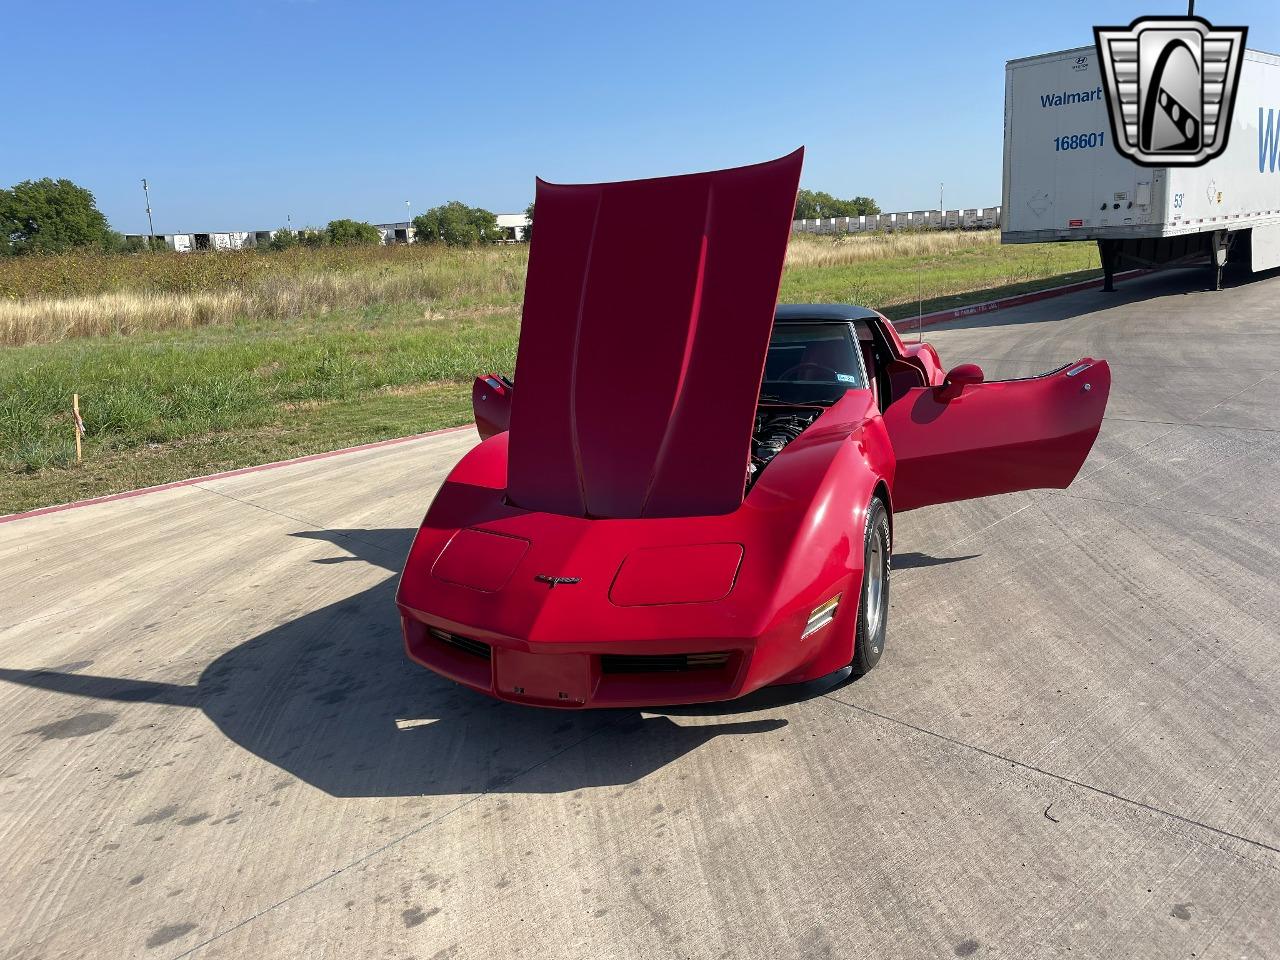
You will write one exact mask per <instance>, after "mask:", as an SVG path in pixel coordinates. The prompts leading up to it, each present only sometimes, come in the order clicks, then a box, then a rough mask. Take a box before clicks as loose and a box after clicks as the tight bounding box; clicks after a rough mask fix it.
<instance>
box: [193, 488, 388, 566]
mask: <svg viewBox="0 0 1280 960" xmlns="http://www.w3.org/2000/svg"><path fill="white" fill-rule="evenodd" d="M192 487H193V488H194V489H196V490H200V491H201V492H203V493H211V494H213V495H214V496H216V497H222V498H223V499H225V500H231V501H234V502H235V503H240V504H244V506H246V507H252V508H253V509H255V510H261V511H263V512H264V513H272V514H275V515H276V516H277V517H283V518H284V519H286V520H293V521H295V522H296V523H301V524H305V525H306V526H308V527H310V528H311V529H312V530H329V529H330V527H329V525H328V524H325V523H321V522H320V521H318V520H309V519H307V518H306V517H296V516H294V515H293V514H291V513H284V512H283V511H281V510H275V509H273V508H271V507H267V506H263V505H262V504H260V503H256V502H254V501H253V500H245V499H243V498H242V497H233V496H232V495H231V494H229V493H223V492H222V491H221V490H211V489H209V488H208V487H202V486H200V484H198V483H194V484H192ZM337 536H338V537H339V538H342V539H347V540H356V541H358V542H360V543H363V544H367V545H368V546H371V547H376V548H377V549H378V550H381V551H383V552H384V553H390V554H393V555H395V556H399V555H400V551H399V550H392V549H391V548H389V547H387V546H386V545H385V544H381V543H377V542H375V541H373V540H367V539H365V538H364V537H361V536H358V535H356V534H354V533H350V532H347V531H344V532H343V533H340V534H337Z"/></svg>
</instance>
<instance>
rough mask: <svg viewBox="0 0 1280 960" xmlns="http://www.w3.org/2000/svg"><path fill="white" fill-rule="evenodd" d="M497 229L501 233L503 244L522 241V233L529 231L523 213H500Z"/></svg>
mask: <svg viewBox="0 0 1280 960" xmlns="http://www.w3.org/2000/svg"><path fill="white" fill-rule="evenodd" d="M498 229H499V230H501V231H502V242H503V243H516V242H517V241H520V240H523V239H524V233H525V231H526V230H528V229H529V218H528V217H526V216H525V215H524V214H523V213H500V214H498Z"/></svg>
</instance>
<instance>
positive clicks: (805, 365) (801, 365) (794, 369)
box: [778, 361, 838, 380]
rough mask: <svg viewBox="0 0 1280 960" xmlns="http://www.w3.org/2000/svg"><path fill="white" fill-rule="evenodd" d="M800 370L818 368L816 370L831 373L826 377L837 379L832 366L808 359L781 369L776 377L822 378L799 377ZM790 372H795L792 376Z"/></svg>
mask: <svg viewBox="0 0 1280 960" xmlns="http://www.w3.org/2000/svg"><path fill="white" fill-rule="evenodd" d="M802 370H818V371H822V372H825V373H829V374H831V376H830V377H829V378H827V379H830V380H835V379H838V378H837V376H836V371H835V369H834V368H832V367H828V366H825V365H824V364H821V363H812V362H810V361H805V362H804V363H797V364H796V365H795V366H794V367H792V368H790V369H789V370H784V371H782V373H780V374H778V379H779V380H820V379H822V378H821V377H801V376H800V371H802ZM792 374H795V376H794V377H793V376H792Z"/></svg>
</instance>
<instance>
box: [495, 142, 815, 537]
mask: <svg viewBox="0 0 1280 960" xmlns="http://www.w3.org/2000/svg"><path fill="white" fill-rule="evenodd" d="M803 158H804V151H803V149H801V150H797V151H796V152H795V153H792V154H791V155H789V156H786V157H782V158H781V159H778V160H773V161H771V162H769V163H762V164H758V165H755V166H750V167H739V168H736V169H733V170H721V171H717V172H714V173H699V174H693V175H690V176H682V177H664V178H661V179H654V180H636V181H629V182H623V183H603V184H580V185H562V184H551V183H546V182H543V181H541V180H539V181H538V188H537V195H536V203H537V208H536V209H537V224H536V226H537V229H536V231H535V235H534V239H533V245H532V249H531V250H530V254H529V274H528V278H527V280H526V283H525V300H524V317H523V321H522V325H521V328H520V348H519V354H518V357H517V360H516V383H517V385H518V388H519V389H517V390H516V391H515V392H514V395H513V404H512V410H511V431H510V438H509V442H510V459H509V467H508V477H507V495H508V497H509V498H510V500H511V502H512V503H513V504H516V505H518V506H520V507H523V508H525V509H529V510H539V511H546V512H550V513H559V514H566V515H570V516H579V517H596V518H606V517H608V518H636V517H677V516H698V515H715V514H723V513H729V512H731V511H733V510H735V509H736V508H737V507H738V506H739V505H740V504H741V502H742V496H743V486H744V480H745V477H746V465H747V457H748V452H749V445H750V439H751V426H752V420H753V417H754V416H755V410H756V404H757V401H758V399H759V390H760V378H761V376H762V375H763V369H764V358H765V352H766V351H767V349H768V345H769V333H770V330H771V328H772V325H773V311H774V306H775V303H776V301H777V298H778V286H779V283H780V282H781V278H782V265H783V259H784V257H785V255H786V249H787V238H788V235H789V233H790V229H791V218H792V215H793V213H794V210H795V200H796V190H797V188H798V186H799V181H800V166H801V162H802V160H803Z"/></svg>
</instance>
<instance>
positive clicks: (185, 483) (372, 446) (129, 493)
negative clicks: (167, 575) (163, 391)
mask: <svg viewBox="0 0 1280 960" xmlns="http://www.w3.org/2000/svg"><path fill="white" fill-rule="evenodd" d="M473 427H475V424H474V423H464V424H462V425H461V426H457V427H444V428H443V429H441V430H428V431H427V432H426V433H415V434H413V435H412V436H408V437H392V438H391V439H390V440H375V441H374V442H372V443H362V444H360V445H358V446H355V447H343V448H342V449H341V450H326V451H325V452H324V453H310V454H307V455H306V456H305V457H294V458H293V459H292V460H277V461H275V462H274V463H262V464H258V465H257V466H254V467H240V468H239V469H237V470H224V471H223V472H222V473H211V474H208V475H207V476H203V477H192V478H191V479H190V480H174V481H172V482H170V483H161V484H157V485H156V486H154V487H143V488H142V489H140V490H126V491H125V492H124V493H109V494H106V495H105V496H101V497H91V498H90V499H88V500H76V501H74V502H73V503H60V504H58V505H57V506H53V507H39V508H37V509H35V510H28V511H27V512H26V513H10V514H8V515H6V516H3V517H0V523H12V522H13V521H14V520H26V519H28V518H30V517H42V516H44V515H45V514H47V513H61V512H62V511H63V510H74V509H76V508H77V507H91V506H93V505H94V504H95V503H110V502H111V501H113V500H130V499H132V498H133V497H141V496H143V495H144V494H148V493H159V492H160V491H162V490H175V489H177V488H178V487H190V486H192V485H194V484H197V483H205V482H207V481H209V480H223V479H225V478H227V477H242V476H244V475H245V474H248V473H260V472H261V471H263V470H275V469H276V468H277V467H290V466H293V465H294V464H295V463H311V462H312V461H313V460H327V459H329V458H330V457H340V456H342V455H343V454H346V453H359V452H360V451H361V450H376V449H378V448H379V447H393V446H395V445H396V444H398V443H408V442H409V441H410V440H421V439H423V438H424V437H434V436H438V435H440V434H442V433H456V432H457V431H459V430H470V429H472V428H473Z"/></svg>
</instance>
